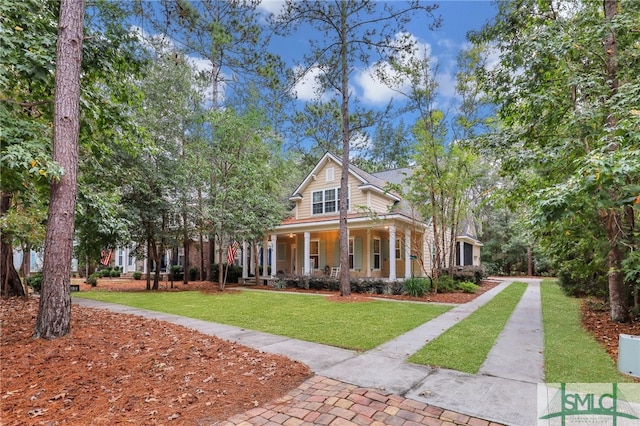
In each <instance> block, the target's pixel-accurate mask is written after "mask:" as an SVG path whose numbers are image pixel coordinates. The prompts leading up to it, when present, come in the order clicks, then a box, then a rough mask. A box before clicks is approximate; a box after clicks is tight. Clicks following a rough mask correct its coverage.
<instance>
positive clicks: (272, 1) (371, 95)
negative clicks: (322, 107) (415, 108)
mask: <svg viewBox="0 0 640 426" xmlns="http://www.w3.org/2000/svg"><path fill="white" fill-rule="evenodd" d="M426 3H428V4H432V3H435V4H438V6H439V7H438V10H437V11H436V13H437V14H439V15H441V17H442V26H441V28H440V29H439V30H435V31H430V30H429V29H428V27H427V25H425V23H424V22H413V23H412V24H411V25H410V26H409V28H408V30H409V31H410V32H411V33H412V35H413V36H414V37H415V39H416V41H417V43H418V44H419V45H420V46H421V49H424V50H425V51H427V52H429V55H430V57H431V61H432V64H435V65H437V69H438V71H437V76H436V79H437V81H438V83H439V92H440V96H439V98H438V105H437V106H438V107H439V108H443V109H446V108H448V107H450V106H451V105H452V104H455V96H454V95H455V94H454V86H455V72H456V58H457V55H458V53H459V52H460V50H461V49H462V48H463V47H464V46H465V44H466V43H467V42H466V34H467V32H468V31H470V30H479V29H480V28H481V27H482V25H483V24H484V23H485V22H487V21H488V20H491V19H492V18H493V17H494V16H495V13H496V5H495V4H494V2H493V1H489V0H475V1H473V0H448V1H434V2H426ZM282 4H283V2H282V1H281V0H263V1H262V4H261V6H260V7H261V8H262V9H263V10H264V11H265V12H271V13H274V12H277V11H278V10H279V8H280V7H281V6H282ZM280 43H282V42H279V43H278V45H279V44H280ZM278 45H276V51H275V53H278V54H280V55H281V56H283V57H284V58H285V59H286V60H288V61H289V63H290V64H294V63H296V62H299V61H301V60H302V54H303V53H304V51H305V49H306V48H307V41H306V40H305V39H304V38H303V37H301V36H299V35H298V36H297V37H296V38H295V39H289V40H287V41H286V43H282V48H277V46H278ZM351 81H352V90H353V92H354V94H355V95H356V96H357V97H358V99H359V100H360V101H362V102H363V103H364V105H365V106H367V107H371V108H375V107H378V106H380V107H382V106H385V105H386V104H387V103H388V102H389V100H390V97H391V96H393V95H394V93H393V92H392V91H391V90H385V89H384V88H382V87H381V85H380V83H379V82H377V81H375V80H374V79H373V78H372V77H371V76H370V74H369V72H368V69H367V68H366V67H361V68H359V69H357V70H356V71H355V72H354V74H353V75H352V80H351ZM314 88H315V85H314V83H313V73H310V74H309V75H308V76H307V77H306V79H304V80H303V81H302V82H301V84H299V85H298V86H297V87H296V89H295V91H296V94H297V97H298V99H299V100H300V101H309V100H312V99H314V97H315V93H314Z"/></svg>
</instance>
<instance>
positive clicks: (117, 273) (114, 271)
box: [109, 269, 120, 278]
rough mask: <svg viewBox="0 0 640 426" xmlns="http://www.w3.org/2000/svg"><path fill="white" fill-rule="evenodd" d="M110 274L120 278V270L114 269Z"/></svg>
mask: <svg viewBox="0 0 640 426" xmlns="http://www.w3.org/2000/svg"><path fill="white" fill-rule="evenodd" d="M109 276H110V277H112V278H118V277H119V276H120V270H119V269H112V270H111V272H110V273H109Z"/></svg>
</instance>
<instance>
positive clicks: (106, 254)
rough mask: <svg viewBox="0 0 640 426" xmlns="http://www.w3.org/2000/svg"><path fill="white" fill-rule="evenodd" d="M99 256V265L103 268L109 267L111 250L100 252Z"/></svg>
mask: <svg viewBox="0 0 640 426" xmlns="http://www.w3.org/2000/svg"><path fill="white" fill-rule="evenodd" d="M100 256H101V257H100V263H101V264H103V265H104V266H109V264H110V263H111V256H113V250H111V249H108V250H102V251H101V252H100Z"/></svg>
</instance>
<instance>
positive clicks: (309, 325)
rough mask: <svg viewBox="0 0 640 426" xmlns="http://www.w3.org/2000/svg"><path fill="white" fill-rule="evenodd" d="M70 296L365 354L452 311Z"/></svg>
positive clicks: (194, 296) (266, 296) (258, 298)
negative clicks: (231, 326)
mask: <svg viewBox="0 0 640 426" xmlns="http://www.w3.org/2000/svg"><path fill="white" fill-rule="evenodd" d="M74 297H84V298H87V299H95V300H101V301H105V302H111V303H118V304H122V305H127V306H134V307H138V308H144V309H149V310H152V311H159V312H167V313H171V314H176V315H182V316H186V317H190V318H196V319H201V320H205V321H212V322H217V323H222V324H228V325H233V326H237V327H242V328H247V329H250V330H257V331H263V332H268V333H273V334H277V335H281V336H288V337H293V338H296V339H301V340H306V341H310V342H317V343H323V344H326V345H332V346H337V347H342V348H348V349H354V350H358V351H366V350H369V349H372V348H374V347H376V346H378V345H380V344H382V343H384V342H386V341H388V340H391V339H393V338H395V337H397V336H399V335H401V334H403V333H405V332H407V331H409V330H411V329H413V328H415V327H417V326H419V325H420V324H423V323H425V322H426V321H429V320H430V319H432V318H435V317H436V316H438V315H440V314H442V313H443V312H446V311H447V310H449V309H450V308H451V307H450V306H442V305H429V304H419V303H403V302H387V301H370V302H362V303H341V302H331V301H328V300H327V299H326V298H325V297H322V296H311V295H298V294H283V293H277V292H257V291H241V292H238V293H232V294H229V293H227V294H215V293H210V294H209V293H202V292H198V291H184V292H166V293H165V292H158V293H156V292H121V293H119V292H83V293H74Z"/></svg>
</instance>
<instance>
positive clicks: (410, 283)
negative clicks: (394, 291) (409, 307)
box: [403, 277, 430, 297]
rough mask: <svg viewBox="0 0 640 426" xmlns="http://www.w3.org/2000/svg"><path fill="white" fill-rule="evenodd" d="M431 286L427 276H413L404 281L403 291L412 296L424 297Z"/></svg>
mask: <svg viewBox="0 0 640 426" xmlns="http://www.w3.org/2000/svg"><path fill="white" fill-rule="evenodd" d="M429 287H430V285H429V280H428V279H427V278H421V277H413V278H409V279H406V280H405V281H404V288H403V293H405V294H408V295H409V296H412V297H422V296H424V294H425V293H426V292H427V291H429Z"/></svg>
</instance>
